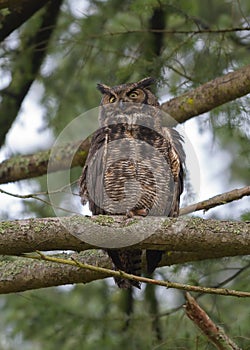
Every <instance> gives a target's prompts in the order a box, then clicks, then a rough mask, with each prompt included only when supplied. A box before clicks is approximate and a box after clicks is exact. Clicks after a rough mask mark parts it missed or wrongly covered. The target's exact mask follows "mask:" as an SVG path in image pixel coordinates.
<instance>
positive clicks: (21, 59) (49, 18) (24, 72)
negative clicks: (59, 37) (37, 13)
mask: <svg viewBox="0 0 250 350" xmlns="http://www.w3.org/2000/svg"><path fill="white" fill-rule="evenodd" d="M61 3H62V0H54V1H51V2H49V3H48V6H46V8H44V13H43V14H42V15H41V25H40V26H39V27H38V28H37V30H36V31H34V33H32V34H30V35H29V36H27V35H24V37H23V38H22V53H21V54H20V53H19V52H17V53H16V57H15V60H14V63H13V67H12V68H13V69H12V80H11V83H10V84H9V85H8V86H7V87H6V88H4V89H3V90H1V106H0V115H1V119H0V146H1V145H3V144H4V141H5V136H6V134H7V132H8V131H9V128H10V127H11V125H12V123H13V121H14V120H15V118H16V116H17V114H18V112H19V109H20V106H21V104H22V102H23V100H24V98H25V96H26V95H27V93H28V91H29V89H30V86H31V85H32V83H33V81H34V80H35V78H36V77H37V74H38V72H39V69H40V67H41V64H42V62H43V59H44V57H45V55H46V52H47V48H48V43H49V40H50V37H51V35H52V33H53V30H54V27H55V24H56V21H57V17H58V14H59V11H60V6H61Z"/></svg>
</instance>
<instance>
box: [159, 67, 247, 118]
mask: <svg viewBox="0 0 250 350" xmlns="http://www.w3.org/2000/svg"><path fill="white" fill-rule="evenodd" d="M249 80H250V65H247V66H245V67H242V68H240V69H238V70H236V71H234V72H231V73H228V74H226V75H223V76H221V77H218V78H216V79H214V80H211V81H209V82H207V83H205V84H203V85H201V86H199V87H198V88H196V89H194V90H191V91H188V92H186V93H185V94H183V95H181V96H178V97H176V98H173V99H171V100H169V101H167V102H165V103H163V104H162V106H161V107H162V109H163V110H164V111H165V112H166V113H168V114H170V115H171V116H172V117H173V118H174V119H175V120H176V121H177V122H179V123H184V122H185V121H187V120H189V119H191V118H193V117H195V116H197V115H200V114H202V113H205V112H209V111H211V110H212V109H214V108H216V107H218V106H220V105H222V104H224V103H226V102H230V101H233V100H236V99H237V98H239V97H242V96H244V95H247V94H249V92H250V85H249Z"/></svg>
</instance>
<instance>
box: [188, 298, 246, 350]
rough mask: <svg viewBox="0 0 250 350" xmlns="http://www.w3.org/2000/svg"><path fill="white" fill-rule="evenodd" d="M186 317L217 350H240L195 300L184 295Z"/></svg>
mask: <svg viewBox="0 0 250 350" xmlns="http://www.w3.org/2000/svg"><path fill="white" fill-rule="evenodd" d="M186 301H187V302H186V305H185V310H186V315H187V316H188V317H189V318H190V320H192V321H193V322H194V324H195V325H196V326H197V327H198V328H199V329H200V330H201V331H202V333H204V334H205V336H206V337H207V338H208V340H209V341H210V342H211V343H212V344H213V345H214V346H215V347H216V349H218V350H241V349H240V348H239V347H238V345H237V344H235V343H234V342H233V341H232V339H230V338H229V337H228V335H227V334H226V333H225V332H224V330H223V329H222V328H221V327H218V326H217V325H216V324H215V323H214V322H213V321H212V320H211V319H210V317H209V316H208V315H207V313H206V312H205V311H204V310H203V309H202V308H201V307H200V306H199V305H198V304H197V302H196V300H195V299H194V298H193V297H191V295H190V294H189V293H186Z"/></svg>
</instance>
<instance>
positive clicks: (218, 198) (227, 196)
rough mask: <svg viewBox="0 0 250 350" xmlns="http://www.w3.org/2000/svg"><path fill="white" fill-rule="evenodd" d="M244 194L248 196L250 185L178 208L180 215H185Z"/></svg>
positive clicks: (236, 198) (227, 201) (239, 197)
mask: <svg viewBox="0 0 250 350" xmlns="http://www.w3.org/2000/svg"><path fill="white" fill-rule="evenodd" d="M245 196H250V186H245V187H242V188H239V189H235V190H232V191H228V192H225V193H222V194H219V195H217V196H214V197H212V198H209V199H207V200H204V201H201V202H199V203H195V204H191V205H189V206H187V207H185V208H182V209H181V210H180V215H186V214H189V213H193V212H195V211H199V210H205V211H207V210H209V209H211V208H214V207H217V206H219V205H223V204H227V203H230V202H233V201H235V200H238V199H241V198H243V197H245Z"/></svg>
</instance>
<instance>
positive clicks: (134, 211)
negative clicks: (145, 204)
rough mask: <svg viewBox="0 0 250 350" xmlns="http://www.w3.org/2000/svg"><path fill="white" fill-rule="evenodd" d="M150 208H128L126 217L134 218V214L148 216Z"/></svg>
mask: <svg viewBox="0 0 250 350" xmlns="http://www.w3.org/2000/svg"><path fill="white" fill-rule="evenodd" d="M148 212H149V210H148V209H132V210H127V212H126V217H127V218H130V219H131V218H133V217H134V216H143V217H145V216H147V215H148Z"/></svg>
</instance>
